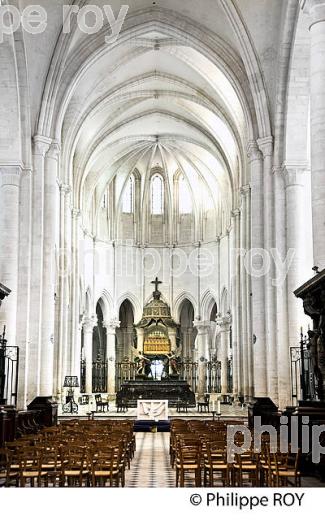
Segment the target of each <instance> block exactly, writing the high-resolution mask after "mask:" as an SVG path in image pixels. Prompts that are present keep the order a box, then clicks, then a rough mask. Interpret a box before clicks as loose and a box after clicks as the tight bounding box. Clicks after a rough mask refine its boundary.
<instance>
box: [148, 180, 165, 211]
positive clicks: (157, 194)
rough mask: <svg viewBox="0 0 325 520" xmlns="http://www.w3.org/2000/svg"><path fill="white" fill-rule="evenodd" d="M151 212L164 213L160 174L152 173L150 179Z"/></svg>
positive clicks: (162, 183)
mask: <svg viewBox="0 0 325 520" xmlns="http://www.w3.org/2000/svg"><path fill="white" fill-rule="evenodd" d="M151 213H152V215H162V214H163V213H164V181H163V179H162V177H161V176H160V175H154V177H152V179H151Z"/></svg>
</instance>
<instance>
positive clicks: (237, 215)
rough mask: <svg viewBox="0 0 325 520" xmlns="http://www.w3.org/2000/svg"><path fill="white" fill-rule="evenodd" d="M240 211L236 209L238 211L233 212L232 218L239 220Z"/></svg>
mask: <svg viewBox="0 0 325 520" xmlns="http://www.w3.org/2000/svg"><path fill="white" fill-rule="evenodd" d="M240 213H241V211H240V209H239V208H236V209H233V210H232V212H231V216H232V218H238V217H240Z"/></svg>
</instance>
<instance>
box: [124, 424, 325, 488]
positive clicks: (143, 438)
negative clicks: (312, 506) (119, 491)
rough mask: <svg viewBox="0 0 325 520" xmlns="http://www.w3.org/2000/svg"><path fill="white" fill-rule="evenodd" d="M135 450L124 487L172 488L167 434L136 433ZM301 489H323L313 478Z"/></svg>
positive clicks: (305, 480)
mask: <svg viewBox="0 0 325 520" xmlns="http://www.w3.org/2000/svg"><path fill="white" fill-rule="evenodd" d="M136 442H137V450H136V454H135V457H134V459H133V461H132V463H131V469H130V470H128V471H127V472H126V475H125V477H126V483H125V485H126V487H130V488H174V487H175V486H176V483H175V470H173V469H172V468H171V466H170V459H169V433H137V434H136ZM185 486H186V487H194V479H192V478H190V477H188V478H186V481H185ZM302 486H303V487H309V488H310V487H325V483H321V482H320V481H319V480H318V479H316V478H313V477H305V478H303V479H302Z"/></svg>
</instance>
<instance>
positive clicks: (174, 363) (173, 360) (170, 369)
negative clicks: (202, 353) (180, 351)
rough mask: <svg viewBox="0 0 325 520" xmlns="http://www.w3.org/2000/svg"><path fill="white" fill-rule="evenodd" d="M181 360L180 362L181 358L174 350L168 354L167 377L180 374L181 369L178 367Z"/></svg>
mask: <svg viewBox="0 0 325 520" xmlns="http://www.w3.org/2000/svg"><path fill="white" fill-rule="evenodd" d="M179 362H180V358H179V357H178V356H177V354H176V353H175V352H174V351H172V352H170V353H169V354H167V355H166V361H165V370H164V374H165V377H172V376H178V375H179V369H178V364H179Z"/></svg>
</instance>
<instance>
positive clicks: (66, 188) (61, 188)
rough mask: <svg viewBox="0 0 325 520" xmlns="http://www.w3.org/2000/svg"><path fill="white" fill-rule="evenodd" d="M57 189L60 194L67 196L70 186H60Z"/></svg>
mask: <svg viewBox="0 0 325 520" xmlns="http://www.w3.org/2000/svg"><path fill="white" fill-rule="evenodd" d="M59 189H60V192H61V193H64V194H65V195H68V194H69V193H71V186H70V185H69V184H60V185H59Z"/></svg>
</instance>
